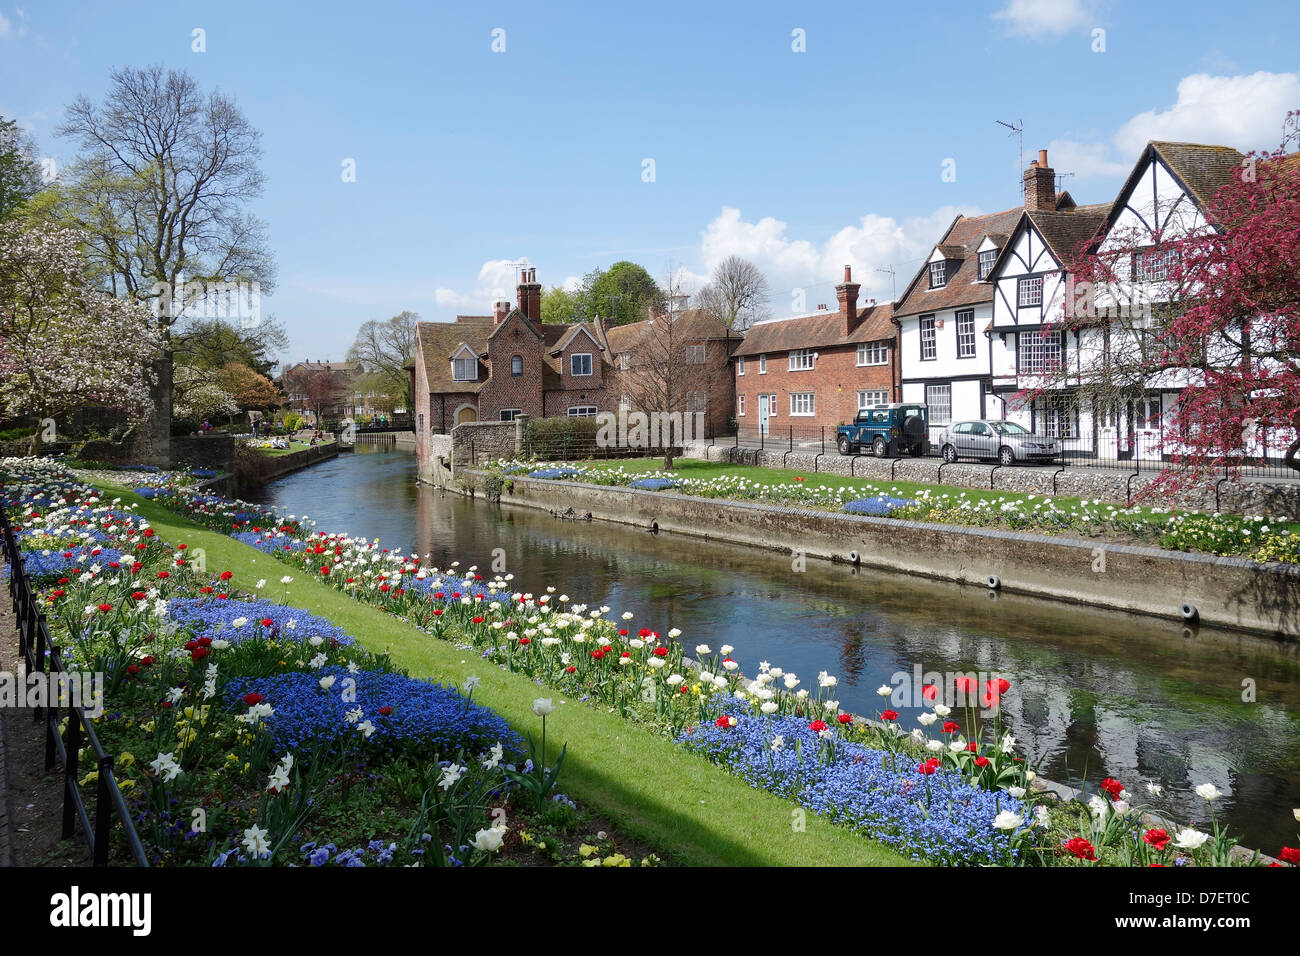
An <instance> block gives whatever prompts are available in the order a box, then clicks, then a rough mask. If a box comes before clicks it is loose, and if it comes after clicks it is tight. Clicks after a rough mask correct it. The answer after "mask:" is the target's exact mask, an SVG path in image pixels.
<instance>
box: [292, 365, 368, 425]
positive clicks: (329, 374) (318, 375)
mask: <svg viewBox="0 0 1300 956" xmlns="http://www.w3.org/2000/svg"><path fill="white" fill-rule="evenodd" d="M350 388H351V380H350V378H349V376H348V375H347V374H346V373H345V372H343V371H341V370H339V369H333V368H329V367H323V368H311V367H309V366H306V365H298V366H295V367H293V368H291V369H289V370H288V371H287V372H285V374H284V391H285V392H286V393H287V394H288V395H289V397H290V401H291V403H292V404H295V405H297V406H298V407H299V408H302V409H309V410H310V411H312V412H313V413H314V415H315V419H316V421H315V426H316V427H317V428H320V427H321V426H322V425H324V423H325V413H326V412H327V411H330V410H333V409H334V408H336V407H337V406H338V405H339V404H340V403H341V402H342V401H343V400H344V399H346V398H347V395H348V391H349V389H350Z"/></svg>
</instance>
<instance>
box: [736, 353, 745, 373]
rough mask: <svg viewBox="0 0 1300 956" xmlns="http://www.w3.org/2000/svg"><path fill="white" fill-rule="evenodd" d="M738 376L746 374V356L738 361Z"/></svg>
mask: <svg viewBox="0 0 1300 956" xmlns="http://www.w3.org/2000/svg"><path fill="white" fill-rule="evenodd" d="M736 374H737V375H744V374H745V359H744V356H741V357H740V358H738V359H736Z"/></svg>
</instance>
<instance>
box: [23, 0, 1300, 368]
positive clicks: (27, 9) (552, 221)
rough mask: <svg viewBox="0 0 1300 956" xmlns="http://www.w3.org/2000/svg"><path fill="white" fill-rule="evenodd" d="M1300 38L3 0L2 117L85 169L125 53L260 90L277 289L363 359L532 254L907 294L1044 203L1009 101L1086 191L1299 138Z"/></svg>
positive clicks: (781, 297) (656, 10) (1226, 31)
mask: <svg viewBox="0 0 1300 956" xmlns="http://www.w3.org/2000/svg"><path fill="white" fill-rule="evenodd" d="M195 28H201V29H203V30H204V31H205V40H206V52H203V53H196V52H194V51H193V50H192V42H193V41H192V31H193V30H194V29H195ZM498 28H499V29H501V30H504V31H505V33H504V41H505V50H504V52H499V53H497V52H493V49H492V45H493V31H494V30H496V29H498ZM796 30H801V31H803V36H804V45H805V47H806V49H805V51H804V52H795V50H794V49H793V46H794V45H795V43H796V41H795V39H794V38H793V37H792V34H793V32H794V31H796ZM1097 30H1103V31H1105V32H1104V36H1100V37H1099V36H1098V35H1097V34H1095V32H1094V31H1097ZM1099 39H1100V40H1102V41H1103V42H1104V51H1100V52H1098V51H1095V50H1094V48H1095V47H1097V46H1099V45H1101V44H1099V42H1098V40H1099ZM1297 50H1300V26H1297V23H1296V18H1295V17H1294V14H1293V6H1292V5H1291V4H1288V3H1282V2H1254V3H1251V4H1249V5H1241V4H1223V3H1220V2H1191V3H1187V2H1163V0H1162V2H1146V3H1123V2H1118V0H1116V2H1089V0H1050V2H1049V0H997V2H987V3H984V2H960V3H957V2H949V3H945V4H910V3H909V4H900V3H890V4H873V3H861V2H858V3H833V4H832V3H824V4H790V3H780V4H776V3H752V2H751V3H711V2H710V3H698V2H697V3H690V4H687V3H674V2H659V3H654V4H609V3H603V4H595V3H591V4H563V3H547V4H538V3H529V4H515V3H498V4H454V5H451V4H440V3H409V4H407V3H385V2H379V0H375V2H369V3H364V4H358V3H355V2H348V3H336V2H322V3H313V4H311V5H310V6H308V5H305V4H303V5H294V7H293V8H291V7H290V6H289V5H288V4H280V3H274V2H266V0H263V2H260V3H242V2H222V3H175V4H159V3H150V4H144V3H139V4H137V3H130V2H118V3H113V4H100V3H89V2H29V3H26V4H24V5H22V6H14V5H12V4H9V5H6V0H0V114H2V115H4V116H6V117H9V118H16V119H18V120H19V121H20V122H21V123H22V124H23V125H24V126H25V127H26V128H27V129H28V130H29V131H30V132H31V133H32V135H33V136H34V137H35V139H36V141H37V143H38V145H39V147H40V150H41V153H42V155H43V156H51V157H54V158H55V159H56V160H58V161H60V164H62V162H64V161H66V160H67V159H68V158H70V156H71V152H72V146H71V144H70V143H69V142H67V141H64V140H60V139H58V138H56V137H55V136H54V134H53V131H54V129H55V127H56V126H57V124H58V122H59V120H60V118H61V116H62V112H63V109H64V107H65V106H66V105H67V103H68V102H70V101H71V100H72V98H73V97H75V96H76V95H77V94H80V93H84V94H86V95H88V96H90V97H92V98H98V97H99V96H101V95H102V94H103V92H104V90H105V87H106V83H107V78H108V73H109V70H110V69H111V68H112V67H113V66H125V65H130V66H143V65H147V64H152V63H161V64H164V65H167V66H172V67H180V68H185V69H188V70H189V71H190V72H191V73H193V74H194V75H195V77H196V78H198V80H199V81H200V82H201V83H202V84H203V85H204V86H205V87H207V88H211V87H219V88H220V89H221V90H222V91H223V92H225V93H227V94H229V95H232V96H233V97H234V98H235V99H236V101H237V102H238V103H239V105H240V106H241V108H242V109H243V110H244V111H245V113H246V114H247V115H248V117H249V118H250V119H251V120H252V122H253V123H254V124H255V125H256V126H258V127H259V128H260V129H261V130H262V133H263V147H264V150H265V156H264V158H263V164H262V165H263V169H264V171H265V173H266V175H267V186H266V191H265V194H264V196H263V198H262V199H261V200H260V201H259V202H258V203H257V204H256V207H255V211H256V212H257V214H258V215H260V216H261V217H262V218H264V219H265V220H267V222H268V223H269V225H270V232H271V237H272V243H273V247H274V251H275V254H276V259H277V263H278V284H277V287H276V289H275V292H274V294H273V295H272V296H270V297H268V298H267V299H266V300H265V301H264V303H263V311H264V313H271V314H274V315H275V316H276V317H278V318H279V319H281V320H283V321H284V323H285V325H286V327H287V329H288V331H289V335H290V338H291V340H292V346H291V348H290V350H289V352H288V354H287V355H286V358H289V359H299V358H338V357H341V356H342V354H343V353H344V352H345V351H346V349H347V346H348V345H349V344H350V342H351V340H352V337H353V334H354V333H355V331H356V328H357V326H358V325H360V324H361V323H362V322H364V321H365V320H367V319H371V318H386V317H387V316H390V315H392V314H395V313H396V312H398V311H400V310H402V309H411V310H414V311H416V312H419V313H420V314H421V315H422V317H423V318H425V319H429V320H434V319H449V318H451V317H452V316H454V315H455V314H456V313H457V312H468V313H472V314H483V313H485V312H488V311H490V305H489V304H490V302H491V300H492V299H493V298H494V295H495V294H497V293H499V292H505V293H506V297H507V298H510V299H513V298H514V295H513V285H514V281H515V280H514V268H515V266H514V263H516V262H518V261H519V260H523V259H527V260H528V262H529V263H531V264H532V265H533V266H534V267H535V268H536V269H537V275H538V279H539V280H540V281H542V282H544V283H545V284H547V285H551V284H560V283H563V282H566V281H572V280H574V279H575V278H576V277H578V276H581V275H582V274H583V273H585V272H587V271H589V270H591V269H592V268H594V267H596V266H608V265H609V264H610V263H611V262H614V261H616V260H618V259H632V260H634V261H637V262H640V263H641V264H643V265H644V266H645V267H646V268H647V269H649V270H650V271H651V273H652V274H654V275H656V276H662V275H664V274H666V273H667V272H668V271H669V270H670V269H673V268H676V269H682V270H685V274H686V276H685V277H686V281H687V283H688V285H689V284H690V283H692V282H695V283H698V282H699V281H701V280H702V278H703V277H704V276H705V275H707V273H708V271H709V268H710V267H711V266H712V265H713V264H714V263H716V262H717V261H718V260H719V259H721V258H723V257H725V256H726V255H728V254H732V253H736V254H739V255H743V256H746V257H748V258H751V259H753V260H754V261H755V262H757V263H758V264H759V265H760V266H762V267H763V268H764V270H765V271H766V272H767V274H768V276H769V279H770V281H771V285H772V289H773V298H772V305H771V307H772V310H773V313H774V314H777V315H782V314H788V313H789V312H790V309H791V303H792V290H793V289H795V288H801V289H803V290H805V294H806V297H807V302H808V306H809V308H812V307H813V306H815V304H816V303H818V302H829V303H833V302H834V292H833V286H834V284H835V282H836V281H837V278H838V275H839V272H840V269H841V267H842V266H843V264H844V263H846V262H847V263H852V264H853V266H854V271H855V278H857V279H858V280H859V281H861V282H863V283H864V284H865V285H866V286H868V289H867V290H866V291H864V293H863V295H864V296H874V297H876V298H880V299H888V298H889V297H890V296H891V289H890V280H889V278H888V276H886V275H885V274H883V273H881V272H877V271H876V270H877V269H881V268H887V267H888V266H890V265H893V266H894V267H895V268H896V270H897V273H898V285H899V289H900V290H901V288H902V287H903V285H905V284H906V281H907V279H908V278H909V277H910V276H911V274H912V272H913V271H915V269H916V268H917V266H918V264H919V262H920V260H921V259H922V258H923V257H924V256H925V255H926V254H927V253H928V251H929V247H930V246H931V244H933V243H934V242H935V241H936V240H937V239H938V237H939V235H940V233H941V232H942V230H943V229H944V228H945V227H946V225H947V224H948V222H949V221H950V220H951V218H952V217H953V215H955V214H956V213H957V212H959V211H962V212H991V211H995V210H998V209H1005V208H1008V207H1011V206H1015V205H1017V204H1018V203H1019V159H1018V155H1017V143H1016V140H1015V138H1014V137H1008V135H1007V131H1006V130H1005V129H1003V128H1002V127H1000V126H998V125H996V123H995V120H999V119H1002V120H1010V121H1016V120H1023V122H1024V127H1025V139H1024V148H1025V157H1026V160H1028V159H1029V158H1030V157H1032V156H1034V155H1036V151H1037V150H1038V149H1041V148H1046V149H1048V150H1049V160H1050V162H1051V165H1052V166H1053V167H1054V168H1055V169H1056V170H1057V172H1058V173H1065V172H1070V173H1073V174H1074V175H1073V176H1070V177H1068V178H1067V179H1066V180H1065V187H1066V188H1067V189H1069V190H1070V191H1071V193H1072V194H1073V195H1074V196H1075V198H1076V199H1077V200H1078V201H1079V202H1081V203H1082V202H1098V201H1106V200H1109V199H1111V198H1113V196H1114V194H1115V192H1116V190H1117V188H1118V186H1119V184H1120V182H1121V181H1122V179H1123V176H1124V174H1125V173H1126V172H1127V170H1128V168H1129V167H1130V166H1131V164H1132V163H1133V161H1134V160H1135V159H1136V157H1137V153H1138V151H1139V150H1140V148H1141V146H1142V144H1143V143H1145V141H1146V140H1147V139H1151V138H1162V139H1183V140H1193V141H1199V142H1218V143H1225V144H1226V145H1231V146H1235V147H1237V148H1239V149H1243V150H1245V149H1250V148H1259V147H1270V146H1275V145H1276V143H1277V140H1278V136H1279V132H1280V128H1281V120H1282V115H1283V113H1284V112H1285V110H1286V109H1288V108H1292V109H1295V108H1300V73H1298V72H1297V70H1300V56H1298V55H1297V52H1296V51H1297ZM345 159H352V160H355V163H356V182H343V180H342V177H341V175H340V174H341V171H342V163H343V162H344V160H345ZM647 159H651V160H653V161H654V181H653V182H646V181H644V180H643V169H644V161H645V160H647ZM948 160H951V161H952V165H951V166H950V167H948V168H954V169H955V173H956V175H955V180H954V181H945V180H944V177H943V175H942V174H943V172H944V169H945V161H948ZM950 178H951V177H950Z"/></svg>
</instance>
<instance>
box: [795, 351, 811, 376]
mask: <svg viewBox="0 0 1300 956" xmlns="http://www.w3.org/2000/svg"><path fill="white" fill-rule="evenodd" d="M815 363H816V357H815V353H814V352H813V350H812V349H791V350H790V371H791V372H811V371H812V370H813V365H814V364H815Z"/></svg>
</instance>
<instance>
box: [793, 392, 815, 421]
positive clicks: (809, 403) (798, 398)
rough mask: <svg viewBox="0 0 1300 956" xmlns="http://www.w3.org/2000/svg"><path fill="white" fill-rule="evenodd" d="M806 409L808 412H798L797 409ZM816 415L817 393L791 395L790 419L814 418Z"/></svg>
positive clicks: (794, 393) (795, 393)
mask: <svg viewBox="0 0 1300 956" xmlns="http://www.w3.org/2000/svg"><path fill="white" fill-rule="evenodd" d="M805 399H806V401H805ZM805 407H806V408H807V411H796V409H802V408H805ZM816 414H817V393H816V392H791V393H790V417H791V418H812V417H813V416H815V415H816Z"/></svg>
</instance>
